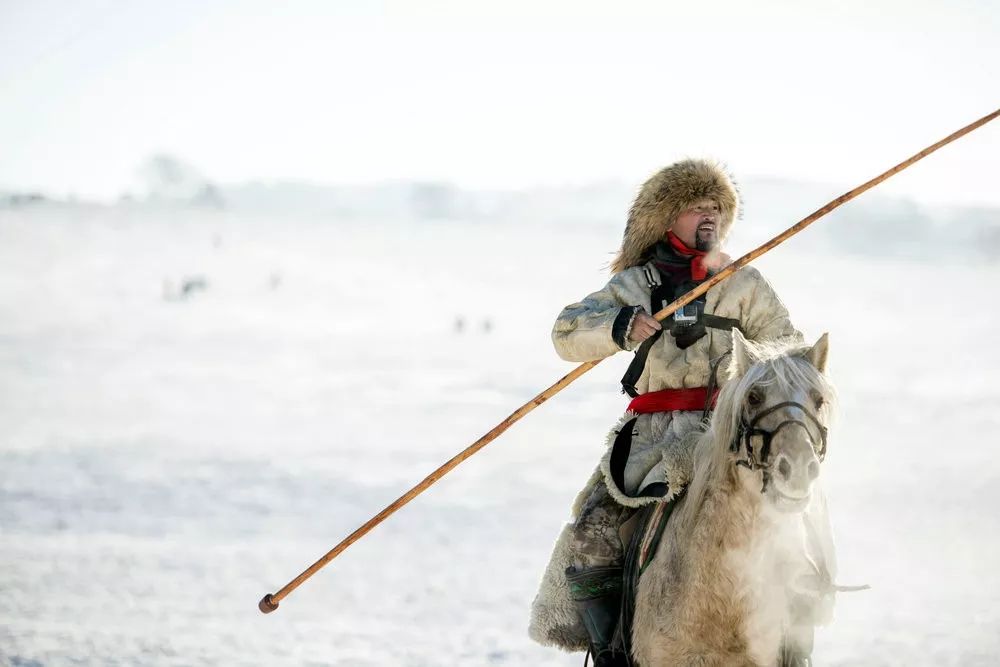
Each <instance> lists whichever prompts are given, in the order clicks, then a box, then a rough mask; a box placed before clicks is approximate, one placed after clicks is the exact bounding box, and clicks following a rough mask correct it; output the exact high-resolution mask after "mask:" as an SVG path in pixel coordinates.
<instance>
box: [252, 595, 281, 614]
mask: <svg viewBox="0 0 1000 667" xmlns="http://www.w3.org/2000/svg"><path fill="white" fill-rule="evenodd" d="M257 608H258V609H260V611H261V613H263V614H270V613H271V612H272V611H274V610H275V609H277V608H278V603H277V602H275V601H274V599H273V598H272V597H271V594H270V593H268V594H267V595H265V596H264V597H262V598H261V599H260V602H258V603H257Z"/></svg>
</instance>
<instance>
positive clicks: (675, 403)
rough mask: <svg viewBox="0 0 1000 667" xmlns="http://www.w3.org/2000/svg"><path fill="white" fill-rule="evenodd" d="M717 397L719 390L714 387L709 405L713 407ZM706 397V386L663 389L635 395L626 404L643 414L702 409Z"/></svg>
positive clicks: (629, 409) (630, 409)
mask: <svg viewBox="0 0 1000 667" xmlns="http://www.w3.org/2000/svg"><path fill="white" fill-rule="evenodd" d="M718 397H719V390H718V389H716V390H715V393H713V394H712V404H711V407H715V400H716V399H717V398H718ZM706 398H708V387H692V388H690V389H664V390H662V391H652V392H649V393H648V394H640V395H639V396H636V397H635V398H633V399H632V402H631V403H629V404H628V411H629V412H635V413H637V414H645V413H648V412H670V411H671V410H704V409H705V399H706Z"/></svg>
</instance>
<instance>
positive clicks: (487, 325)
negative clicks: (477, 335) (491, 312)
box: [483, 317, 493, 334]
mask: <svg viewBox="0 0 1000 667" xmlns="http://www.w3.org/2000/svg"><path fill="white" fill-rule="evenodd" d="M491 331H493V320H491V319H490V318H488V317H487V318H486V319H484V320H483V333H486V334H488V333H490V332H491Z"/></svg>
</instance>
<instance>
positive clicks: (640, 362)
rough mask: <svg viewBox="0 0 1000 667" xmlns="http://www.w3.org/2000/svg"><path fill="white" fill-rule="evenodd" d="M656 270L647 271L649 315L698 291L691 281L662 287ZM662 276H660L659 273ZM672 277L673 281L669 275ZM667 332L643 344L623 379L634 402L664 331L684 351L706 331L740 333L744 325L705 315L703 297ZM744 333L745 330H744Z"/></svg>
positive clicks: (669, 322) (670, 321)
mask: <svg viewBox="0 0 1000 667" xmlns="http://www.w3.org/2000/svg"><path fill="white" fill-rule="evenodd" d="M654 271H655V270H654V269H651V268H650V267H648V266H647V267H646V268H645V276H646V281H647V284H648V286H649V290H650V294H649V301H650V304H649V309H650V310H649V312H650V313H656V312H658V311H660V310H662V309H663V308H664V307H666V306H667V305H668V304H670V303H671V302H673V301H674V300H675V299H677V298H678V297H680V296H683V295H684V294H686V293H687V292H689V291H690V290H691V289H692V288H694V287H695V286H696V285H697V283H693V282H691V281H689V280H688V281H679V282H678V284H676V285H674V284H670V283H666V284H665V283H661V282H660V281H658V280H657V279H656V276H655V275H654ZM657 273H659V272H657ZM668 277H672V275H671V274H668ZM661 324H662V326H663V328H662V329H660V330H659V331H657V332H656V333H655V334H653V335H652V336H650V337H649V338H647V339H646V340H644V341H643V342H642V344H641V345H640V346H639V348H638V349H637V350H636V351H635V356H634V357H633V358H632V363H630V364H629V366H628V370H626V371H625V375H623V376H622V393H625V394H628V395H629V396H631V397H632V398H635V397H636V396H638V395H639V391H638V390H637V389H636V387H635V385H636V383H637V382H638V381H639V378H640V377H642V372H643V371H644V370H645V369H646V360H647V359H648V358H649V351H650V350H651V349H652V348H653V345H655V344H656V341H658V340H659V339H660V336H662V335H663V332H664V331H669V332H670V335H671V336H673V337H674V344H675V345H677V347H678V348H679V349H681V350H683V349H686V348H688V347H690V346H691V345H694V343H696V342H697V341H698V340H699V339H701V337H702V336H704V335H705V333H706V331H705V328H706V327H711V328H713V329H723V330H726V331H731V330H732V329H740V321H739V320H737V319H733V318H731V317H719V316H717V315H712V314H711V313H706V312H705V295H702V296H700V297H699V298H698V299H695V300H694V301H692V302H691V303H689V304H687V305H685V306H684V308H682V309H679V310H678V311H677V312H675V313H674V314H673V315H672V316H670V317H668V318H667V319H665V320H664V321H663V322H662V323H661ZM740 331H742V329H740Z"/></svg>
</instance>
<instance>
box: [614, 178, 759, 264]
mask: <svg viewBox="0 0 1000 667" xmlns="http://www.w3.org/2000/svg"><path fill="white" fill-rule="evenodd" d="M706 198H707V199H713V200H715V201H716V202H717V203H718V204H719V209H720V210H721V212H722V219H721V226H720V230H719V231H720V234H719V237H720V238H722V239H725V237H726V235H727V234H729V229H730V227H732V225H733V220H734V219H735V218H736V217H737V216H738V215H739V210H740V194H739V190H738V189H737V187H736V183H735V182H734V181H733V178H732V176H731V175H730V174H729V173H728V172H727V171H726V168H725V167H724V166H723V165H722V164H720V163H718V162H710V161H708V160H691V159H689V160H681V161H680V162H675V163H674V164H672V165H670V166H669V167H665V168H663V169H661V170H660V171H658V172H656V173H655V174H653V176H652V177H651V178H650V179H649V180H648V181H646V182H645V183H644V184H643V186H642V188H641V189H640V190H639V194H638V196H637V197H636V198H635V202H634V203H633V204H632V208H631V210H630V211H629V214H628V222H627V223H626V225H625V237H624V238H623V239H622V247H621V250H619V251H618V255H617V256H616V257H615V259H614V261H613V262H611V272H612V273H618V272H619V271H624V270H625V269H628V268H631V267H633V266H638V265H640V264H642V263H643V262H644V260H645V255H646V251H647V250H649V247H650V246H652V245H653V244H654V243H656V242H657V241H662V240H663V239H664V238H666V235H667V231H668V230H669V229H670V228H671V227H672V226H673V224H674V221H675V220H676V219H677V216H678V215H679V214H680V213H682V212H683V211H684V210H685V209H686V208H687V207H688V206H690V205H691V204H693V203H694V202H696V201H698V200H699V199H706Z"/></svg>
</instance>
